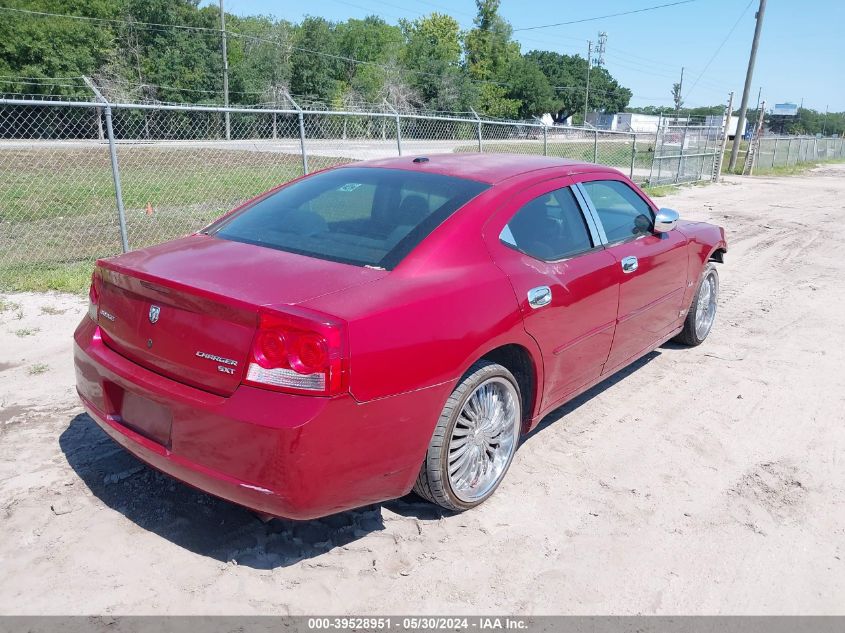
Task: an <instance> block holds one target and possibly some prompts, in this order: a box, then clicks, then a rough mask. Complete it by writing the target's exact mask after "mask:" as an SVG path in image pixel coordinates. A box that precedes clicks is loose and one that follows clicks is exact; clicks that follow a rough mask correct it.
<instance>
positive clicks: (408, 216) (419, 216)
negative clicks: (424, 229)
mask: <svg viewBox="0 0 845 633" xmlns="http://www.w3.org/2000/svg"><path fill="white" fill-rule="evenodd" d="M427 215H428V202H427V201H426V199H425V198H424V197H422V196H421V195H418V194H411V195H409V196H406V197H405V199H404V200H403V201H402V204H400V205H399V208H398V209H397V210H396V212H395V213H394V214H393V221H394V222H395V223H396V224H397V225H399V226H402V225H411V226H416V225H417V224H419V223H420V222H421V221H422V220H423V218H424V217H425V216H427Z"/></svg>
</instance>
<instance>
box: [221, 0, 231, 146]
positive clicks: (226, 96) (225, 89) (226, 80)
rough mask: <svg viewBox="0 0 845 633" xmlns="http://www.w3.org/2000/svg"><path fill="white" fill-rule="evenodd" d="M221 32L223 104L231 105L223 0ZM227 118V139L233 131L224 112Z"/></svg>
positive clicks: (227, 114) (226, 114)
mask: <svg viewBox="0 0 845 633" xmlns="http://www.w3.org/2000/svg"><path fill="white" fill-rule="evenodd" d="M220 34H221V35H222V36H223V105H224V106H225V107H226V108H228V107H229V56H228V55H227V54H226V12H225V11H224V10H223V0H220ZM224 117H225V119H226V140H227V141H229V140H231V139H232V132H231V127H230V123H229V113H228V112H226V113H225V114H224Z"/></svg>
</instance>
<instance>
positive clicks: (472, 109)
mask: <svg viewBox="0 0 845 633" xmlns="http://www.w3.org/2000/svg"><path fill="white" fill-rule="evenodd" d="M469 110H470V112H472V115H473V116H474V117H475V120H476V121H478V153H479V154H480V153H481V152H483V151H484V148H483V147H482V146H481V138H482V136H481V117H480V116H478V112H476V111H475V109H474V108H473V107H472V106H470V108H469Z"/></svg>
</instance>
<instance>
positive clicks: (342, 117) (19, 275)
mask: <svg viewBox="0 0 845 633" xmlns="http://www.w3.org/2000/svg"><path fill="white" fill-rule="evenodd" d="M291 101H292V100H291ZM295 105H296V104H294V106H295ZM227 114H228V117H227V116H226V115H227ZM226 118H228V119H229V124H228V126H227V125H226ZM227 128H228V132H227ZM227 135H228V138H227ZM720 135H721V130H720V129H719V128H705V127H692V126H690V127H661V128H660V129H659V130H658V131H657V132H655V133H653V134H648V133H646V134H643V133H639V134H635V133H623V132H608V131H602V130H595V129H584V128H572V127H564V126H546V125H543V124H541V123H525V122H514V121H489V120H485V119H480V118H478V117H475V118H461V117H452V116H428V115H421V114H406V113H396V112H392V111H390V110H389V109H387V108H385V110H384V111H383V112H370V113H362V112H330V111H304V110H300V109H298V107H294V108H287V109H260V110H259V109H249V108H229V109H228V110H224V109H223V108H217V107H207V106H175V105H146V104H109V103H106V102H92V103H80V102H56V101H52V102H38V101H22V100H0V289H22V288H28V287H36V286H38V285H39V284H35V283H32V282H31V280H32V279H34V278H38V279H44V277H45V276H46V277H47V278H53V277H56V278H61V277H62V276H64V275H68V274H80V271H87V270H89V269H90V265H91V262H92V261H93V260H94V259H96V258H97V257H102V256H107V255H113V254H116V253H119V252H121V250H123V249H126V248H129V249H134V248H140V247H143V246H146V245H149V244H153V243H157V242H162V241H165V240H167V239H170V238H173V237H177V236H180V235H185V234H187V233H190V232H192V231H195V230H197V229H199V228H201V227H202V226H204V225H205V224H207V223H208V222H210V221H211V220H212V219H214V218H215V217H217V216H219V215H220V214H221V213H223V212H224V211H226V210H228V209H230V208H232V207H234V206H236V205H237V204H238V203H240V202H242V201H244V200H247V199H249V198H250V197H252V196H254V195H256V194H258V193H260V192H262V191H265V190H267V189H269V188H271V187H273V186H275V185H277V184H280V183H283V182H285V181H288V180H290V179H292V178H295V177H297V176H300V175H302V174H303V173H308V172H312V171H315V170H318V169H322V168H325V167H329V166H331V165H336V164H340V163H346V162H351V161H356V160H363V159H369V158H385V157H390V156H396V155H401V154H404V155H419V154H435V153H443V152H502V153H514V154H538V155H547V156H557V157H562V158H569V159H573V160H578V161H586V162H592V163H600V164H604V165H610V166H613V167H616V168H618V169H619V170H620V171H622V172H623V173H625V174H626V175H629V176H630V177H631V178H632V179H633V180H635V181H637V182H640V183H645V182H651V183H667V182H684V181H690V180H697V179H701V178H710V177H711V171H712V166H713V163H714V161H715V160H716V155H717V152H718V149H717V148H718V144H719V137H720ZM41 285H44V284H41ZM47 285H51V284H47ZM52 285H56V286H58V287H61V283H57V284H52Z"/></svg>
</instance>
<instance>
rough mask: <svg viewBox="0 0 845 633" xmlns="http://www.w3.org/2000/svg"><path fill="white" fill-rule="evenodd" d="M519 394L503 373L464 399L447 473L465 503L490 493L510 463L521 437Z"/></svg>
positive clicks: (453, 431) (449, 454)
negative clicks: (502, 375) (503, 376)
mask: <svg viewBox="0 0 845 633" xmlns="http://www.w3.org/2000/svg"><path fill="white" fill-rule="evenodd" d="M519 424H520V406H519V395H518V394H517V391H516V388H515V387H514V386H513V384H512V383H511V382H510V381H509V380H507V379H505V378H502V377H500V376H496V377H493V378H490V379H488V380H485V381H484V382H483V383H481V384H480V385H479V386H478V387H476V388H475V390H474V391H473V392H472V394H471V395H470V396H469V397H468V398H467V399H466V400H465V401H464V404H463V407H462V408H461V412H460V413H459V414H458V417H457V420H456V421H455V425H454V427H453V429H452V436H451V438H450V439H449V451H448V473H449V484H450V486H451V488H452V492H453V493H454V495H455V496H456V497H457V498H458V499H460V500H461V501H463V502H465V503H472V502H474V501H478V500H479V499H482V498H484V497H485V496H487V495H488V494H489V493H490V491H491V490H492V489H493V488H495V487H496V485H497V484H498V483H499V481H500V480H501V478H502V476H503V475H504V474H505V471H506V470H507V469H508V466H509V465H510V462H511V459H512V458H513V454H514V452H515V450H516V445H517V440H518V439H519Z"/></svg>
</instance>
